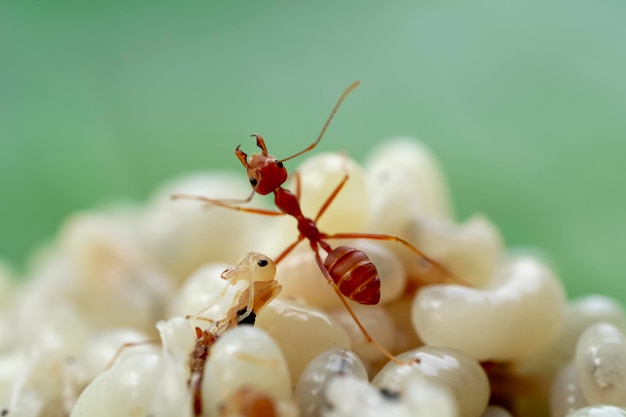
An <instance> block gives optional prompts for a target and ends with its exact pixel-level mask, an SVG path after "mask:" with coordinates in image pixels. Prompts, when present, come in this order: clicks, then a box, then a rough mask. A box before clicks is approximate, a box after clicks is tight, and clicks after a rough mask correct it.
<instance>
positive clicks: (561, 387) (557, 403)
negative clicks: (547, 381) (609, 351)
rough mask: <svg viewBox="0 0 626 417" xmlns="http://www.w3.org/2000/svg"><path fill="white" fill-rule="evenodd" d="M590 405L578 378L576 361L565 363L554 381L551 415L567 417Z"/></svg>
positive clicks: (551, 394) (551, 395) (551, 390)
mask: <svg viewBox="0 0 626 417" xmlns="http://www.w3.org/2000/svg"><path fill="white" fill-rule="evenodd" d="M587 405H589V403H587V400H585V397H584V395H583V392H582V391H581V390H580V386H579V385H578V380H577V379H576V369H575V368H574V362H570V363H569V364H567V365H565V366H564V367H563V368H562V369H561V370H560V371H559V372H558V373H557V375H556V377H555V378H554V381H552V387H551V389H550V417H565V416H567V415H569V414H570V413H573V412H574V411H576V410H578V409H579V408H583V407H586V406H587Z"/></svg>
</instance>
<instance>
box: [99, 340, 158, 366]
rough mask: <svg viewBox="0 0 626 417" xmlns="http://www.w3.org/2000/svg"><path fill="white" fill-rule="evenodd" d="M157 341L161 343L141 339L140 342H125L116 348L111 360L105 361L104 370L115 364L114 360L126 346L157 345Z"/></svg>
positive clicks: (115, 360)
mask: <svg viewBox="0 0 626 417" xmlns="http://www.w3.org/2000/svg"><path fill="white" fill-rule="evenodd" d="M159 343H161V341H160V340H143V341H141V342H126V343H124V344H122V345H120V347H118V348H117V350H116V351H115V355H113V357H112V358H111V360H109V363H107V366H106V367H105V368H104V370H105V371H106V370H108V369H111V367H112V366H113V365H115V362H117V360H118V359H119V358H120V355H121V354H122V352H123V351H124V350H126V349H128V348H131V347H135V346H142V345H158V344H159Z"/></svg>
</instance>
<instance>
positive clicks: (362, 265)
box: [172, 81, 460, 362]
mask: <svg viewBox="0 0 626 417" xmlns="http://www.w3.org/2000/svg"><path fill="white" fill-rule="evenodd" d="M359 84H360V83H359V82H358V81H356V82H354V83H352V84H351V85H350V86H349V87H348V88H347V89H346V90H345V91H344V92H343V94H342V95H341V97H340V98H339V100H338V101H337V103H336V104H335V107H334V108H333V110H332V112H331V113H330V116H329V117H328V119H327V120H326V123H325V124H324V126H323V127H322V131H321V132H320V134H319V135H318V137H317V139H316V140H315V142H313V143H312V144H310V145H309V146H307V147H306V148H305V149H303V150H301V151H300V152H297V153H295V154H293V155H291V156H289V157H287V158H283V159H277V158H275V157H274V156H272V155H270V154H269V153H268V152H267V147H266V146H265V140H263V137H262V136H261V135H258V134H253V135H252V137H254V138H255V139H256V145H257V146H258V147H259V148H260V149H261V152H260V153H256V154H253V155H252V156H251V157H250V158H248V155H247V154H246V153H245V152H243V151H242V150H241V149H240V147H241V145H239V146H237V148H235V155H236V156H237V158H238V159H239V161H240V162H241V163H242V165H243V166H244V167H245V168H246V171H247V173H248V180H249V182H250V185H251V186H252V193H251V194H250V195H249V196H248V197H247V198H246V199H245V200H239V201H236V202H235V201H232V200H229V201H223V200H215V199H211V198H207V197H204V196H198V195H190V194H174V195H173V196H172V199H174V200H178V199H188V200H197V201H201V202H203V203H207V204H210V205H214V206H220V207H224V208H227V209H231V210H237V211H242V212H246V213H255V214H262V215H266V216H281V215H289V216H292V217H294V218H295V219H296V221H297V225H298V226H297V227H298V232H299V236H298V238H297V239H296V241H295V242H293V243H292V244H290V245H289V246H288V247H287V248H286V249H285V250H283V252H282V253H281V254H280V255H278V257H276V258H275V263H276V264H278V263H279V262H280V261H281V260H283V259H284V258H285V257H286V256H287V255H288V254H289V253H290V252H291V251H292V250H293V249H294V248H295V247H296V246H297V245H298V244H299V243H300V242H302V241H303V240H304V239H307V240H308V241H309V244H310V246H311V249H312V250H313V252H314V254H315V261H316V263H317V265H318V267H319V269H320V271H321V272H322V274H323V275H324V277H325V278H326V280H327V281H328V283H329V284H330V285H331V287H332V288H333V289H334V291H335V292H336V293H337V295H338V296H339V298H340V300H341V302H342V303H343V305H344V306H345V307H346V309H347V310H348V312H349V313H350V315H351V316H352V318H353V319H354V321H355V322H356V324H357V326H358V327H359V329H360V330H361V332H362V333H363V335H364V336H365V338H366V339H367V340H368V342H370V343H372V344H373V345H374V346H375V347H376V348H377V349H379V350H380V351H381V352H382V353H383V354H384V355H385V356H387V357H388V358H389V359H391V360H392V361H394V362H399V360H398V359H397V358H396V357H395V356H394V355H392V354H391V353H389V352H388V351H387V350H386V349H384V348H383V347H382V346H380V345H379V344H378V343H377V342H376V341H375V340H374V339H373V338H372V337H371V336H370V335H369V333H368V332H367V330H366V329H365V328H364V327H363V325H362V324H361V322H360V321H359V319H358V318H357V317H356V315H355V313H354V311H353V310H352V308H351V307H350V305H349V304H348V302H347V301H346V300H345V298H344V296H345V297H347V298H349V299H350V300H353V301H356V302H357V303H360V304H365V305H374V304H378V302H379V301H380V278H379V277H378V272H377V270H376V266H375V265H374V264H373V263H372V262H371V261H370V259H369V258H368V256H367V255H366V254H365V253H364V252H363V251H360V250H358V249H356V248H353V247H350V246H339V247H336V248H332V247H331V246H330V244H329V243H328V242H327V241H328V240H331V239H373V240H379V241H394V242H398V243H400V244H402V245H404V246H405V247H406V248H408V249H409V250H410V251H412V252H413V253H415V254H416V255H418V256H419V257H420V259H421V260H422V261H425V262H426V263H427V264H428V265H432V266H434V267H435V268H437V269H439V270H441V271H442V272H444V274H445V275H446V276H448V277H454V275H453V274H452V273H451V272H450V271H449V270H448V269H447V268H445V267H444V266H443V265H441V264H439V263H438V262H437V261H435V260H434V259H432V258H430V257H428V256H427V255H426V254H424V253H423V252H422V251H420V250H419V249H417V248H416V247H414V246H413V245H411V244H410V243H409V242H407V241H406V240H404V239H402V238H400V237H398V236H392V235H384V234H375V233H334V234H327V233H324V232H322V231H320V230H319V229H318V227H317V222H318V220H319V219H320V217H321V216H322V215H323V214H324V212H325V211H326V210H327V209H328V207H329V206H330V204H331V203H332V202H333V200H334V199H335V197H337V195H338V194H339V193H340V192H341V189H342V188H343V187H344V185H345V184H346V182H347V181H348V178H349V176H348V174H347V173H346V174H345V175H344V177H343V179H342V180H341V181H340V183H339V184H338V185H337V186H336V187H335V189H334V190H333V191H332V192H331V193H330V195H329V196H328V198H327V199H326V201H325V202H324V204H322V206H321V208H320V209H319V211H318V213H317V215H316V216H315V218H313V219H312V218H310V217H306V216H305V215H304V214H303V213H302V209H301V208H300V186H299V179H298V177H297V176H296V178H295V179H296V193H293V192H291V191H289V190H287V189H285V188H283V184H284V183H285V182H286V181H287V177H288V173H287V169H286V168H285V166H284V162H286V161H288V160H290V159H293V158H296V157H298V156H300V155H302V154H304V153H306V152H309V151H311V150H312V149H313V148H315V147H316V146H317V144H318V143H319V142H320V140H321V139H322V137H323V136H324V133H325V132H326V129H327V128H328V126H329V125H330V122H331V121H332V119H333V117H334V116H335V113H337V110H338V109H339V107H340V106H341V103H342V102H343V101H344V99H345V98H346V97H347V96H348V94H350V93H351V92H352V91H353V90H354V89H355V88H357V87H358V86H359ZM296 175H297V173H296ZM270 193H274V204H275V205H276V207H277V208H278V211H276V210H266V209H260V208H249V207H241V206H239V205H237V204H242V203H247V202H249V201H250V200H252V197H253V196H254V194H261V195H267V194H270ZM320 248H321V249H322V250H323V251H324V252H326V254H327V256H326V258H325V259H324V260H323V261H322V258H321V256H320V254H319V249H320ZM459 281H460V280H459Z"/></svg>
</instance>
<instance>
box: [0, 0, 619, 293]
mask: <svg viewBox="0 0 626 417" xmlns="http://www.w3.org/2000/svg"><path fill="white" fill-rule="evenodd" d="M624 22H626V3H624V2H623V1H615V0H614V1H594V2H589V1H580V0H567V1H565V0H563V1H555V2H542V1H503V0H493V1H476V2H468V1H456V2H449V1H421V2H417V1H410V0H403V1H396V2H379V1H373V0H367V1H358V2H357V1H355V2H347V1H344V2H337V1H329V0H323V1H319V2H301V1H269V2H264V1H237V2H204V4H200V3H197V4H196V3H193V4H191V3H181V2H169V1H149V2H148V1H145V2H122V1H112V2H47V1H39V2H33V1H31V2H28V1H19V2H18V1H15V2H9V1H3V2H0V51H1V52H2V53H1V54H0V141H1V145H2V148H1V150H0V196H1V197H0V201H1V203H0V207H1V216H0V254H2V256H4V257H7V258H9V259H11V260H13V261H14V262H16V263H23V261H24V259H25V257H26V254H27V253H28V252H30V251H32V249H33V248H34V247H35V246H36V244H37V243H38V242H40V241H41V240H42V239H44V238H50V237H51V236H52V235H53V233H54V232H55V230H56V228H57V227H58V225H59V224H60V222H61V221H62V219H63V218H64V216H66V215H67V214H68V213H70V212H72V211H76V210H79V209H85V208H89V207H94V206H96V205H98V204H101V203H103V202H106V201H110V200H111V199H116V198H134V199H142V198H145V197H146V196H147V195H148V194H149V192H150V190H152V189H153V188H154V187H156V186H157V185H158V184H160V183H161V182H162V181H164V180H166V179H167V178H169V177H171V176H173V175H176V174H179V173H181V172H184V171H190V170H197V169H207V168H213V169H215V168H227V169H233V170H235V169H240V165H239V162H238V161H237V160H236V159H235V158H234V156H233V154H232V150H233V148H234V146H236V145H238V144H240V143H242V144H244V147H245V149H247V150H250V151H251V150H252V149H253V142H252V140H251V139H250V138H248V136H247V135H248V134H249V133H252V132H261V133H263V134H264V135H265V137H266V139H267V140H268V144H269V146H270V147H271V151H272V152H273V153H275V154H276V155H277V156H281V155H288V154H290V153H292V152H294V151H296V150H299V149H301V148H302V147H303V146H304V145H305V144H308V143H309V142H310V141H311V140H312V139H313V138H314V137H315V136H316V135H317V133H318V131H319V129H320V127H321V124H322V123H323V121H324V119H325V117H326V116H327V114H328V112H329V111H330V108H331V107H332V105H333V104H334V102H335V100H336V98H337V96H338V95H339V94H340V92H341V91H342V90H343V89H344V88H345V87H346V86H347V85H348V84H349V83H350V82H352V81H353V80H356V79H359V80H361V81H362V83H363V85H362V87H361V88H359V89H358V90H357V91H356V92H355V93H354V94H353V95H352V96H351V97H350V98H349V99H348V101H347V102H346V103H345V105H344V107H343V108H342V109H341V111H340V113H339V115H338V117H337V118H336V120H335V122H333V125H332V126H331V129H330V130H329V132H328V135H327V137H326V138H325V139H324V142H323V143H322V144H321V145H320V150H343V151H346V152H348V153H349V154H350V155H352V156H354V157H356V158H357V159H362V158H363V157H364V156H365V155H366V154H367V152H368V149H370V148H371V147H372V146H374V145H375V144H377V143H378V142H380V141H381V139H383V138H385V137H388V136H393V135H398V134H409V135H414V136H419V137H420V138H421V139H423V140H424V141H425V142H426V143H427V144H428V145H429V146H430V147H431V148H432V149H433V151H434V152H435V153H436V154H437V155H438V157H439V158H440V160H441V162H442V164H443V166H444V168H445V169H446V171H447V175H448V178H449V180H450V184H451V187H452V190H453V194H454V200H455V205H456V208H457V212H458V214H459V216H460V218H465V217H467V216H468V215H469V214H471V213H474V212H476V211H482V212H484V213H486V214H487V215H488V216H489V217H490V218H491V219H492V220H493V221H494V222H495V223H496V224H498V225H499V226H500V227H501V230H502V232H503V234H504V236H505V239H506V241H507V243H508V244H509V245H515V246H517V245H533V246H539V247H540V248H543V249H544V250H545V251H546V252H547V253H548V254H549V255H550V256H551V258H552V260H553V261H554V264H555V265H556V267H557V269H558V270H559V271H560V273H561V275H562V277H563V278H564V280H565V281H566V283H567V287H568V292H569V294H570V295H572V296H575V295H580V294H582V293H587V292H592V291H593V292H601V293H609V294H613V295H614V296H617V297H619V298H621V299H622V300H626V273H625V272H624V271H623V269H622V266H621V260H622V259H623V251H624V249H626V237H625V236H626V219H625V213H626V161H625V160H626V24H625V23H624ZM294 165H295V164H294ZM292 166H293V165H292Z"/></svg>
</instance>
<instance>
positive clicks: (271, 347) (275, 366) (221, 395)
mask: <svg viewBox="0 0 626 417" xmlns="http://www.w3.org/2000/svg"><path fill="white" fill-rule="evenodd" d="M246 386H247V387H251V388H253V389H255V390H258V391H261V392H263V393H265V394H266V395H268V396H270V397H271V398H272V399H273V400H274V401H288V400H290V399H291V378H290V376H289V370H288V367H287V362H286V360H285V357H284V356H283V354H282V352H281V350H280V348H279V347H278V345H277V344H276V342H274V341H273V340H272V338H271V337H270V336H269V335H268V334H267V333H266V332H265V331H263V330H261V329H259V328H256V327H252V326H239V327H236V328H234V329H232V330H230V331H228V332H226V333H225V334H224V335H223V336H222V337H221V338H219V339H218V340H217V342H215V344H214V345H213V347H212V349H211V354H210V356H209V358H208V360H207V362H206V365H205V367H204V382H203V384H202V402H203V404H204V407H205V409H206V410H207V412H208V414H209V415H216V414H217V411H218V410H219V409H220V407H221V404H222V403H223V402H224V401H226V399H227V398H229V397H230V396H231V395H233V393H235V392H237V391H238V390H239V389H241V388H242V387H246Z"/></svg>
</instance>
